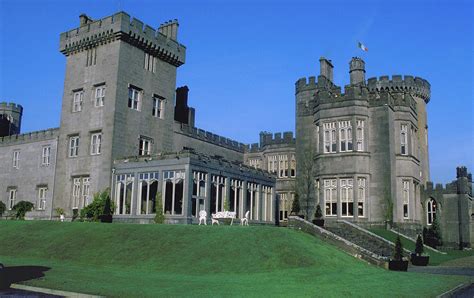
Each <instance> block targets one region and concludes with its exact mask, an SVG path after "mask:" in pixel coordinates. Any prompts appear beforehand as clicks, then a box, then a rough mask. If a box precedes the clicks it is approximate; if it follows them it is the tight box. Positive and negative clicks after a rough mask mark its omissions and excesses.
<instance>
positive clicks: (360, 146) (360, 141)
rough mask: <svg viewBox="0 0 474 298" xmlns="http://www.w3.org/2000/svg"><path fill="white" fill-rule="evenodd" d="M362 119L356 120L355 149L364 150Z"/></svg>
mask: <svg viewBox="0 0 474 298" xmlns="http://www.w3.org/2000/svg"><path fill="white" fill-rule="evenodd" d="M364 122H365V121H364V120H357V131H356V138H357V140H356V141H357V148H356V150H357V151H364Z"/></svg>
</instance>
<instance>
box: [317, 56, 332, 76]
mask: <svg viewBox="0 0 474 298" xmlns="http://www.w3.org/2000/svg"><path fill="white" fill-rule="evenodd" d="M319 67H320V68H319V74H320V75H321V76H323V77H325V78H326V79H328V80H329V81H330V82H332V81H333V69H334V66H333V65H332V61H331V60H328V59H326V58H324V57H321V58H319Z"/></svg>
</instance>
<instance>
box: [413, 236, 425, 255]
mask: <svg viewBox="0 0 474 298" xmlns="http://www.w3.org/2000/svg"><path fill="white" fill-rule="evenodd" d="M423 251H424V247H423V240H422V239H421V235H420V234H418V237H416V247H415V253H416V255H417V256H421V254H422V253H423Z"/></svg>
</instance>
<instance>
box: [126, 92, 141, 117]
mask: <svg viewBox="0 0 474 298" xmlns="http://www.w3.org/2000/svg"><path fill="white" fill-rule="evenodd" d="M141 101H142V91H141V90H140V89H138V88H136V87H129V88H128V107H129V108H131V109H132V110H137V111H140V110H141Z"/></svg>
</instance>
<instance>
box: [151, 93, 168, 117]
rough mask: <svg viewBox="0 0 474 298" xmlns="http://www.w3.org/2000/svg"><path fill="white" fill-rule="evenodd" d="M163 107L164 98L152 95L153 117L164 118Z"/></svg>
mask: <svg viewBox="0 0 474 298" xmlns="http://www.w3.org/2000/svg"><path fill="white" fill-rule="evenodd" d="M164 106H165V99H164V97H161V96H158V95H154V96H153V109H152V114H153V117H157V118H161V119H163V118H164V113H163V112H164Z"/></svg>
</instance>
